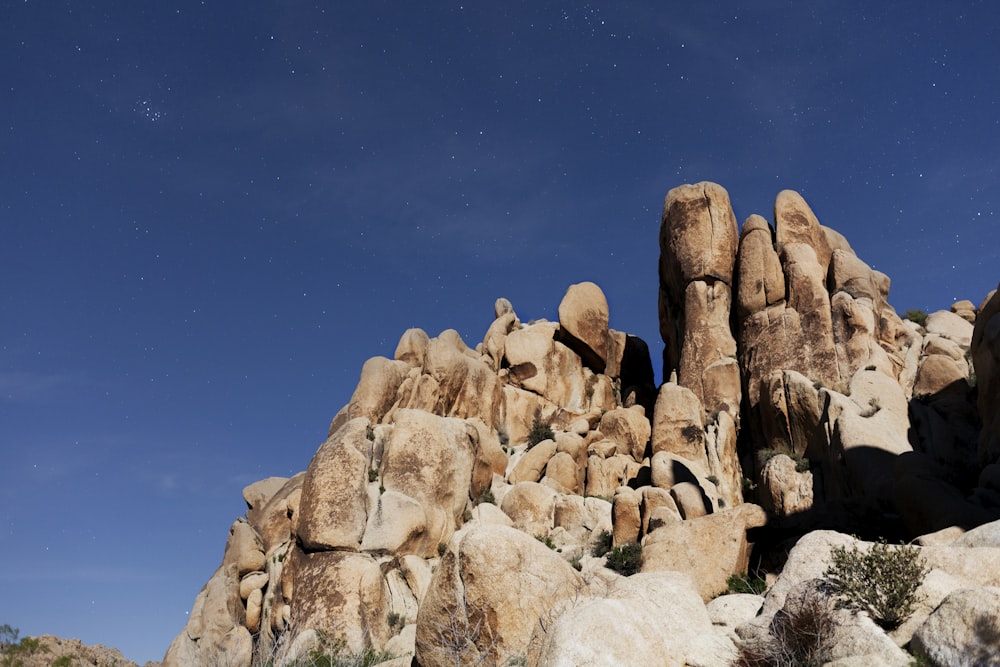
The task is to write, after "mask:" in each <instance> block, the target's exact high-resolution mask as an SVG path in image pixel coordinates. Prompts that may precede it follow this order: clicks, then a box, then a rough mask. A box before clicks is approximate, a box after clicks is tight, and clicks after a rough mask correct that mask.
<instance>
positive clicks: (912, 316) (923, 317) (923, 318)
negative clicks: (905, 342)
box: [904, 309, 927, 327]
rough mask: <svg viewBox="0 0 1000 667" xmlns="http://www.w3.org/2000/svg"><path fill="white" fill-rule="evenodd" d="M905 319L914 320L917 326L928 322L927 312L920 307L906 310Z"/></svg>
mask: <svg viewBox="0 0 1000 667" xmlns="http://www.w3.org/2000/svg"><path fill="white" fill-rule="evenodd" d="M904 319H907V320H910V321H911V322H913V323H914V324H916V325H917V326H920V327H922V326H924V325H926V324H927V313H925V312H924V311H922V310H919V309H917V310H908V311H906V315H905V316H904Z"/></svg>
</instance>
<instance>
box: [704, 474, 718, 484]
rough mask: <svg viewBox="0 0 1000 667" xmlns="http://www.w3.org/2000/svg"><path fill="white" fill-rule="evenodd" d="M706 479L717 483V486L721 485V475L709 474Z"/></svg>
mask: <svg viewBox="0 0 1000 667" xmlns="http://www.w3.org/2000/svg"><path fill="white" fill-rule="evenodd" d="M705 480H706V481H709V482H711V483H712V484H715V485H716V486H718V485H719V477H718V476H717V475H709V476H708V477H706V478H705Z"/></svg>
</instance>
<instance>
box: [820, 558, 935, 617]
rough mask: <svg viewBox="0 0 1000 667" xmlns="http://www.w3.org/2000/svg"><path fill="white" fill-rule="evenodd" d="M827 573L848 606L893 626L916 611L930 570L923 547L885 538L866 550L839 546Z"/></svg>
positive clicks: (827, 579) (825, 576) (828, 581)
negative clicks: (920, 589) (921, 552)
mask: <svg viewBox="0 0 1000 667" xmlns="http://www.w3.org/2000/svg"><path fill="white" fill-rule="evenodd" d="M830 557H831V559H832V563H831V564H830V566H829V567H828V568H827V570H826V572H825V573H824V574H823V579H824V581H825V582H826V585H827V587H828V588H829V590H830V591H831V592H832V593H833V594H834V595H835V596H836V597H837V598H839V599H840V600H841V601H842V602H843V603H844V604H846V605H847V606H849V607H851V608H854V609H860V610H863V611H866V612H868V614H869V615H870V616H871V617H872V620H874V621H875V622H876V623H878V624H879V625H880V626H882V627H883V628H886V629H890V630H891V629H893V628H897V627H899V625H900V624H901V623H902V622H903V621H905V620H906V619H907V618H909V617H910V615H911V614H912V613H913V611H914V607H915V606H916V604H917V603H918V602H920V600H921V599H922V596H921V595H920V594H919V593H918V589H919V588H920V584H921V583H923V581H924V577H925V576H927V572H928V571H929V570H928V568H927V566H926V563H925V561H924V559H923V557H922V556H921V555H920V549H919V547H916V546H912V545H903V546H895V545H890V544H887V543H886V541H885V540H884V539H882V540H879V541H878V542H875V543H874V544H872V545H871V547H870V548H869V549H868V550H867V551H862V550H861V549H859V548H858V546H857V545H854V546H853V547H851V548H850V549H847V548H846V547H843V546H839V547H834V548H833V549H832V550H831V551H830Z"/></svg>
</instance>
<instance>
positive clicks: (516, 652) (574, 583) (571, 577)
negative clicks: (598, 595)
mask: <svg viewBox="0 0 1000 667" xmlns="http://www.w3.org/2000/svg"><path fill="white" fill-rule="evenodd" d="M585 588H586V587H585V584H584V582H583V578H582V576H581V575H580V574H579V573H577V572H576V571H575V570H574V569H573V568H572V567H570V565H569V563H567V562H566V561H565V560H563V559H562V558H561V557H560V556H559V555H558V554H557V553H555V552H554V551H552V550H551V549H549V548H547V547H546V546H545V545H543V544H542V543H541V542H539V541H538V540H536V539H534V538H533V537H531V536H529V535H526V534H525V533H523V532H520V531H518V530H515V529H513V528H507V527H504V526H492V525H482V526H476V527H470V528H468V529H466V530H463V531H461V532H460V533H458V534H457V535H456V536H455V539H454V540H452V542H451V543H450V544H449V545H448V550H447V551H446V552H445V554H444V556H443V557H442V559H441V564H440V565H439V566H438V568H437V570H435V572H434V576H433V579H432V581H431V584H430V588H429V589H428V591H427V595H426V597H425V598H424V600H423V603H422V604H421V605H420V611H419V612H418V614H417V637H416V656H415V657H416V660H417V661H418V662H419V663H420V664H421V665H423V667H451V666H452V665H455V664H466V665H467V664H475V663H477V662H479V663H480V664H504V663H505V662H506V661H507V660H508V659H509V658H512V657H515V656H522V655H524V654H525V653H526V651H527V647H528V641H529V640H530V638H531V635H532V632H533V631H534V629H535V627H536V626H537V625H538V622H539V619H540V618H542V616H543V614H545V612H546V611H547V610H549V609H550V608H552V607H553V606H554V605H556V604H558V603H559V602H560V601H562V600H564V599H566V598H569V597H571V596H573V595H578V594H580V592H581V591H585Z"/></svg>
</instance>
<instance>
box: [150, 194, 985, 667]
mask: <svg viewBox="0 0 1000 667" xmlns="http://www.w3.org/2000/svg"><path fill="white" fill-rule="evenodd" d="M659 280H660V284H659V316H660V320H659V323H660V332H661V335H662V338H663V342H664V351H663V378H664V380H665V381H664V382H663V383H662V385H661V386H659V387H658V388H657V387H656V386H655V384H654V377H653V369H652V363H651V361H650V355H649V349H648V347H647V345H646V343H645V342H644V341H642V340H641V339H639V338H637V337H635V336H632V335H629V334H625V333H622V332H618V331H615V330H613V329H611V328H610V327H609V321H610V320H609V306H608V303H607V300H606V298H605V295H604V293H603V292H602V291H601V289H600V288H599V287H598V286H597V285H595V284H593V283H580V284H576V285H571V286H570V287H569V289H568V290H567V292H566V294H565V296H564V297H563V299H562V302H561V303H560V304H559V306H558V320H557V321H555V322H549V321H546V320H539V321H533V322H530V323H524V322H522V321H521V319H520V318H519V317H518V315H517V313H516V312H515V310H514V308H513V306H512V304H511V303H510V302H509V301H508V300H506V299H498V300H497V301H496V303H495V304H494V309H493V311H494V312H493V315H494V319H493V321H492V323H491V324H490V325H489V326H488V327H487V330H486V333H485V335H484V337H483V340H482V342H481V343H479V344H477V345H476V346H475V347H474V348H473V347H469V346H468V345H467V344H466V343H465V342H464V341H463V340H462V339H461V337H460V336H459V335H458V333H457V332H455V331H453V330H447V331H444V332H442V333H441V334H439V335H438V336H437V337H434V338H432V337H430V336H428V335H427V334H426V333H425V332H424V331H422V330H420V329H410V330H409V331H406V332H405V333H404V334H403V336H402V337H401V339H400V341H399V344H398V345H397V348H396V351H395V354H394V355H393V358H392V359H388V358H383V357H376V358H373V359H370V360H369V361H368V362H366V363H365V364H364V367H363V368H362V371H361V377H360V379H359V382H358V385H357V387H356V389H355V391H354V393H353V395H352V397H351V400H350V402H349V403H348V404H347V405H346V406H344V407H343V409H341V410H340V411H339V412H338V413H337V415H336V416H335V417H334V418H333V420H332V422H331V424H330V427H329V431H328V437H327V439H326V441H325V442H324V443H323V444H322V445H321V446H320V447H319V449H318V450H317V452H316V454H315V455H314V457H313V459H312V461H311V462H310V463H309V466H308V469H307V470H306V471H304V472H302V473H300V474H298V475H296V476H294V477H292V478H289V479H285V478H269V479H265V480H262V481H260V482H257V483H255V484H252V485H250V486H249V487H247V488H246V489H245V490H244V494H243V495H244V499H245V500H246V503H247V508H248V509H247V513H246V516H245V517H244V518H241V519H239V520H237V521H236V522H235V523H234V524H233V526H232V528H231V530H230V535H229V539H228V541H227V545H226V550H225V554H224V557H223V561H222V564H221V565H220V567H219V569H218V570H217V571H216V573H215V574H214V575H213V576H212V577H211V579H210V580H209V581H208V583H207V584H206V585H205V587H204V589H203V590H202V591H201V592H200V593H199V594H198V596H197V598H196V600H195V604H194V608H193V609H192V613H191V615H190V618H189V620H188V623H187V626H186V627H185V628H184V630H183V631H182V632H181V633H180V634H179V635H178V636H177V638H176V639H175V640H174V642H173V644H172V645H171V647H170V649H169V650H168V652H167V655H166V657H165V659H164V664H165V665H167V666H168V667H169V666H175V665H176V666H179V665H208V664H222V663H225V664H231V665H240V666H246V667H249V666H251V665H258V664H275V665H290V664H294V663H295V662H296V661H297V660H301V659H302V658H304V657H308V656H309V655H310V654H312V653H314V652H315V651H316V650H317V649H318V648H320V647H323V646H330V645H331V644H332V645H333V646H335V647H337V648H338V650H342V651H347V652H351V653H355V654H359V653H360V652H363V651H385V652H388V653H390V654H393V655H396V656H399V658H398V659H396V660H395V661H389V662H387V663H386V665H387V667H388V665H390V664H391V665H393V666H394V667H395V666H396V665H398V666H399V667H402V665H409V664H410V661H411V659H412V660H415V661H416V663H417V664H420V665H423V666H424V667H432V666H435V665H451V664H488V665H504V664H529V665H536V664H537V665H561V664H567V665H568V664H623V663H633V664H664V665H673V664H692V665H693V664H698V665H727V664H730V663H731V662H732V661H733V660H734V659H735V658H736V656H737V653H738V647H739V646H740V645H741V643H745V642H746V641H749V640H752V639H753V637H754V636H755V633H756V634H758V635H759V634H760V633H761V632H763V631H764V630H762V628H766V627H767V624H768V623H769V622H770V620H773V618H774V617H775V614H778V613H779V612H781V610H782V609H785V608H786V607H787V606H788V604H792V603H790V602H789V600H790V599H792V598H790V596H789V590H791V588H794V586H798V585H799V584H801V583H802V582H803V581H804V580H806V579H807V578H808V577H806V576H805V575H802V574H801V573H797V572H798V569H797V568H798V566H797V565H795V563H797V562H799V561H802V562H803V563H806V565H803V567H806V568H807V569H808V568H810V567H811V568H813V569H815V568H816V567H818V566H819V565H818V564H819V563H825V562H827V561H828V559H829V547H830V545H831V544H834V543H836V544H841V543H844V544H846V543H847V542H846V540H848V538H846V536H844V535H841V534H840V533H832V532H827V533H814V534H811V535H818V536H819V537H812V538H809V536H807V537H806V538H803V540H802V541H801V542H800V547H796V549H797V550H799V553H798V555H796V552H795V551H793V555H792V557H790V560H789V564H790V566H788V567H786V571H785V572H783V573H782V574H781V575H780V576H778V577H777V579H776V581H775V583H774V586H773V587H772V589H771V592H769V593H768V595H767V597H766V598H764V597H761V596H756V595H747V596H740V597H735V596H727V597H726V598H720V599H719V600H721V601H719V600H715V598H716V596H718V595H719V594H720V593H723V592H725V591H726V589H727V587H728V586H729V585H730V583H731V577H732V576H733V575H734V574H735V575H746V573H747V571H748V568H749V566H750V563H751V556H752V551H753V548H754V544H753V543H754V542H755V541H756V540H758V539H762V538H763V537H765V536H766V535H769V534H771V533H769V532H768V531H772V532H773V529H774V528H775V527H779V528H784V529H789V528H791V529H794V530H796V531H798V533H799V534H803V533H806V532H807V531H809V530H812V529H815V528H819V527H827V528H829V527H837V528H843V529H850V530H851V531H853V532H862V530H868V531H870V532H879V531H882V530H889V529H891V530H893V531H895V532H896V533H902V534H904V535H906V536H909V537H915V536H917V535H925V537H924V538H921V539H922V540H923V541H924V543H925V544H926V545H927V546H928V549H930V545H931V544H932V543H933V544H942V543H944V541H946V540H948V541H953V542H954V544H953V545H952V546H953V547H954V549H953V550H952V551H941V552H940V553H941V554H944V555H942V556H941V557H940V559H939V560H935V561H934V563H935V567H936V568H937V569H939V570H940V571H941V574H935V575H934V576H935V578H936V579H937V580H939V581H937V584H934V582H931V584H928V585H929V586H932V587H931V588H928V597H929V598H933V599H935V600H937V599H938V598H940V600H941V601H942V606H944V601H945V598H946V597H947V598H948V599H951V598H952V597H953V596H952V594H954V595H955V596H956V599H955V600H954V605H959V604H966V603H968V604H973V605H979V606H980V607H982V606H983V605H988V604H989V600H992V599H993V598H991V597H989V596H990V595H993V594H994V593H992V592H990V591H987V593H983V594H982V595H980V594H979V593H976V594H975V595H978V597H975V596H973V597H975V599H973V600H971V602H970V601H968V600H965V599H964V598H962V599H961V600H959V599H957V598H959V597H961V595H958V592H957V591H958V589H959V588H960V586H959V583H962V582H965V583H968V584H969V585H970V586H975V587H983V586H996V585H1000V581H994V579H995V578H991V577H992V574H989V573H981V574H982V576H980V575H975V576H973V574H972V573H970V572H969V571H968V568H969V565H968V562H969V561H968V558H969V557H970V556H969V553H971V552H967V551H961V550H960V549H958V548H959V547H962V548H970V547H971V546H973V545H972V544H971V542H970V543H969V544H965V543H963V542H962V541H960V540H959V541H956V540H957V538H958V537H959V536H960V535H961V534H962V532H963V531H964V530H966V529H970V528H973V527H974V526H976V525H980V524H983V523H986V522H988V521H991V520H993V519H996V518H1000V435H998V434H1000V422H998V421H997V418H996V416H995V413H996V412H997V411H996V410H994V409H993V408H995V406H997V405H1000V396H998V394H1000V379H998V378H1000V372H998V369H1000V297H997V296H996V294H995V293H994V294H992V295H991V296H990V297H988V298H987V300H985V301H984V302H983V303H982V304H981V305H980V306H979V307H978V308H976V307H975V306H973V304H972V303H970V302H959V303H956V304H955V305H954V306H953V308H952V310H951V311H940V312H937V313H933V314H931V315H930V316H928V317H927V318H926V321H910V320H904V319H901V318H900V317H899V316H898V315H897V314H896V312H895V311H894V310H893V309H892V307H891V306H889V304H888V291H889V280H888V278H887V277H886V276H885V275H883V274H881V273H879V272H877V271H874V270H872V269H871V268H870V267H868V266H867V265H866V264H865V263H864V262H863V261H861V260H860V259H859V258H858V257H857V255H856V254H855V253H854V251H853V250H852V249H851V247H850V245H849V244H848V243H847V241H846V240H845V239H844V238H843V237H842V236H841V235H840V234H838V233H837V232H835V231H833V230H832V229H829V228H827V227H824V226H822V225H820V224H819V222H818V220H817V218H816V216H815V214H814V213H813V212H812V210H811V209H810V208H809V206H808V205H807V204H806V203H805V201H804V200H803V199H802V197H800V196H799V195H798V194H796V193H794V192H791V191H784V192H781V193H779V195H778V197H777V200H776V202H775V208H774V223H773V226H772V224H770V223H768V222H767V221H766V220H765V219H764V218H762V217H760V216H758V215H752V216H750V217H749V218H747V220H746V221H745V222H744V223H743V226H742V230H741V229H740V228H739V227H738V225H737V222H736V217H735V215H734V213H733V210H732V206H731V203H730V200H729V196H728V194H727V193H726V191H725V190H724V189H723V188H722V187H721V186H718V185H716V184H713V183H699V184H696V185H684V186H680V187H678V188H674V189H673V190H671V191H670V192H669V193H668V195H667V197H666V200H665V203H664V208H663V216H662V220H661V228H660V262H659ZM914 319H917V320H920V318H918V317H916V316H914ZM980 423H981V424H982V428H981V429H980V428H979V425H980ZM748 501H755V502H748ZM859 517H860V518H861V519H863V520H864V523H858V520H859ZM942 530H943V531H944V532H935V531H942ZM782 534H784V533H782ZM945 535H947V537H944V536H945ZM970 535H972V533H970ZM979 535H980V537H979V538H976V539H979V540H980V541H982V540H983V539H986V540H987V541H988V540H990V539H992V538H991V537H989V536H991V535H992V533H989V532H987V533H980V534H979ZM824 536H825V537H824ZM810 539H812V540H813V542H817V543H821V546H819V547H815V548H814V547H811V546H810V545H811V544H813V542H810V541H809V540H810ZM967 539H971V538H967ZM973 541H975V540H973ZM976 544H978V542H976ZM599 545H605V547H604V549H606V548H610V547H616V548H619V550H618V551H616V552H615V553H619V552H621V553H624V552H625V551H627V550H628V549H630V548H635V549H638V548H640V546H641V561H640V562H639V563H637V564H636V565H637V568H638V569H639V573H638V574H635V575H633V576H632V577H631V578H627V577H625V576H622V575H621V574H619V573H616V572H615V571H612V570H611V569H608V568H607V567H605V560H604V558H603V557H597V556H593V555H592V554H593V553H599V552H598V551H595V547H598V546H599ZM994 546H995V545H993V544H992V543H991V548H993V547H994ZM949 548H952V547H949ZM604 549H602V551H603V550H604ZM810 549H811V551H810ZM817 549H818V550H817ZM823 549H825V551H824V550H823ZM814 552H815V553H814ZM927 553H928V554H931V555H933V554H934V553H937V552H933V551H927ZM977 553H978V552H977ZM983 553H987V552H983ZM989 553H990V554H992V551H990V552H989ZM803 554H805V555H804V556H803ZM809 554H812V556H810V555H809ZM817 554H819V555H818V556H817ZM813 556H816V558H813ZM929 558H930V556H929ZM934 558H937V556H935V557H934ZM824 559H826V560H824ZM949 559H950V560H949ZM956 563H957V564H956ZM810 572H811V570H810ZM809 576H810V577H812V576H815V573H813V574H811V575H809ZM771 579H772V580H773V581H774V576H772V577H771ZM949 582H950V583H949ZM955 582H959V583H955ZM933 585H937V586H938V588H933ZM945 589H947V590H945ZM977 590H978V589H977ZM983 596H985V597H983ZM984 600H985V602H984ZM706 604H707V605H708V606H707V607H706ZM954 605H953V606H954ZM786 612H787V610H786ZM786 612H782V613H786ZM954 613H958V614H961V613H962V612H961V611H957V612H954ZM921 614H922V615H921V616H920V620H921V623H922V625H919V624H914V625H911V626H908V627H907V629H905V630H903V631H901V634H899V635H898V636H896V637H889V636H887V635H885V634H884V633H882V634H879V632H880V631H871V628H868V627H867V626H865V627H864V628H861V629H860V630H859V629H857V628H855V627H854V625H851V624H852V623H854V621H850V622H847V621H845V623H846V625H845V627H847V626H850V627H847V629H844V630H843V631H844V632H846V633H847V634H845V635H844V637H848V635H850V637H855V638H857V637H860V639H858V641H860V642H861V644H857V645H854V644H851V643H850V642H851V641H854V640H853V639H851V640H848V639H844V646H845V647H850V646H854V648H843V650H842V651H841V653H840V654H838V657H841V656H842V657H845V658H849V657H853V656H857V655H869V656H878V657H879V658H880V659H882V661H883V662H885V663H886V664H896V663H897V662H900V661H901V660H902V659H903V653H902V651H901V650H900V649H899V648H898V645H902V643H905V642H907V641H911V638H912V642H913V643H914V645H916V644H919V643H921V642H923V644H922V645H923V646H925V647H928V648H927V649H926V650H925V651H924V654H926V655H932V656H933V655H937V653H935V652H936V651H939V650H940V651H947V650H952V649H951V648H947V647H945V648H939V647H938V644H935V642H938V643H940V642H941V641H945V640H938V639H935V635H934V628H936V627H938V626H941V625H942V624H943V623H945V622H950V621H947V619H949V618H952V617H951V616H947V615H945V613H944V612H942V613H941V614H937V611H935V610H933V609H925V610H923V611H922V612H921ZM935 624H937V625H935ZM855 625H856V624H855ZM862 625H864V624H863V623H862ZM918 625H919V627H918ZM925 626H926V627H925ZM850 628H854V629H853V630H852V629H850ZM851 633H854V634H851ZM858 633H860V634H858ZM904 635H905V641H894V640H897V639H899V637H903V636H904ZM608 637H611V638H612V639H611V640H608ZM866 642H867V643H866ZM859 647H860V648H859ZM865 647H867V648H865ZM869 649H870V650H869ZM852 651H853V653H852ZM945 654H946V653H941V655H945ZM948 655H950V654H948ZM845 664H846V663H845ZM900 664H904V663H900ZM935 664H945V663H941V662H938V663H935Z"/></svg>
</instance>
